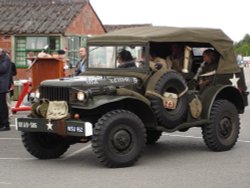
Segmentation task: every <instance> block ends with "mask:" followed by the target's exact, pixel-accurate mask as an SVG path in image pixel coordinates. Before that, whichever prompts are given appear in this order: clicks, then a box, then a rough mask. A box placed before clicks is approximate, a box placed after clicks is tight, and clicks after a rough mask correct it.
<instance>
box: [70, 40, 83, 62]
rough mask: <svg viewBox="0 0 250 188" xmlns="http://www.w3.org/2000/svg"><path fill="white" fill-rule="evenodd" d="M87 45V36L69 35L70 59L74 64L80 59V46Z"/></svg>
mask: <svg viewBox="0 0 250 188" xmlns="http://www.w3.org/2000/svg"><path fill="white" fill-rule="evenodd" d="M85 46H86V37H79V36H72V37H68V59H69V62H70V63H71V65H72V66H75V65H76V63H77V62H78V61H79V48H80V47H85Z"/></svg>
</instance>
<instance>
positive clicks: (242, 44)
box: [234, 34, 250, 56]
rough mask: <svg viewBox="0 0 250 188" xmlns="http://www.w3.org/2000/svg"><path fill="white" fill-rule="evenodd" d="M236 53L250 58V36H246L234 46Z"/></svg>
mask: <svg viewBox="0 0 250 188" xmlns="http://www.w3.org/2000/svg"><path fill="white" fill-rule="evenodd" d="M234 51H235V53H236V54H242V55H243V56H250V35H249V34H246V35H245V36H244V38H243V39H242V40H240V41H239V42H237V43H235V44H234Z"/></svg>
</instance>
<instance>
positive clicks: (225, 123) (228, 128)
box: [220, 118, 233, 138]
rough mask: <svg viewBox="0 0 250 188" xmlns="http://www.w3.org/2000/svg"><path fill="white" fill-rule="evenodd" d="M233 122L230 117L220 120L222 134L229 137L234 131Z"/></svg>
mask: <svg viewBox="0 0 250 188" xmlns="http://www.w3.org/2000/svg"><path fill="white" fill-rule="evenodd" d="M232 129H233V127H232V123H231V121H230V119H229V118H223V119H222V120H221V122H220V134H221V135H222V136H223V137H225V138H228V137H229V136H230V135H231V133H232Z"/></svg>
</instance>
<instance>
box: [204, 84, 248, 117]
mask: <svg viewBox="0 0 250 188" xmlns="http://www.w3.org/2000/svg"><path fill="white" fill-rule="evenodd" d="M200 97H201V101H202V108H203V110H202V117H203V118H205V119H209V118H210V112H211V109H212V106H213V103H214V101H215V100H218V99H224V100H228V101H230V102H232V103H233V104H234V105H235V107H236V108H237V110H238V112H239V113H243V112H244V109H245V105H244V100H243V96H242V94H241V93H240V91H239V90H238V89H237V88H235V87H233V86H229V85H227V86H225V85H216V86H210V87H208V88H206V89H205V90H204V91H202V93H201V95H200Z"/></svg>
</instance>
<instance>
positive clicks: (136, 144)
mask: <svg viewBox="0 0 250 188" xmlns="http://www.w3.org/2000/svg"><path fill="white" fill-rule="evenodd" d="M145 142H146V133H145V128H144V125H143V123H142V121H141V119H140V118H139V117H138V116H137V115H135V114H134V113H132V112H129V111H126V110H114V111H111V112H108V113H106V114H104V115H103V116H102V117H101V118H100V119H99V120H98V122H97V123H96V124H95V128H94V134H93V137H92V148H93V151H94V153H95V154H96V156H97V158H98V159H99V161H100V162H101V163H103V164H104V165H105V166H107V167H111V168H117V167H126V166H131V165H133V164H134V163H135V162H136V161H137V160H138V159H139V157H140V156H141V154H142V152H143V149H144V147H145Z"/></svg>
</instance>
